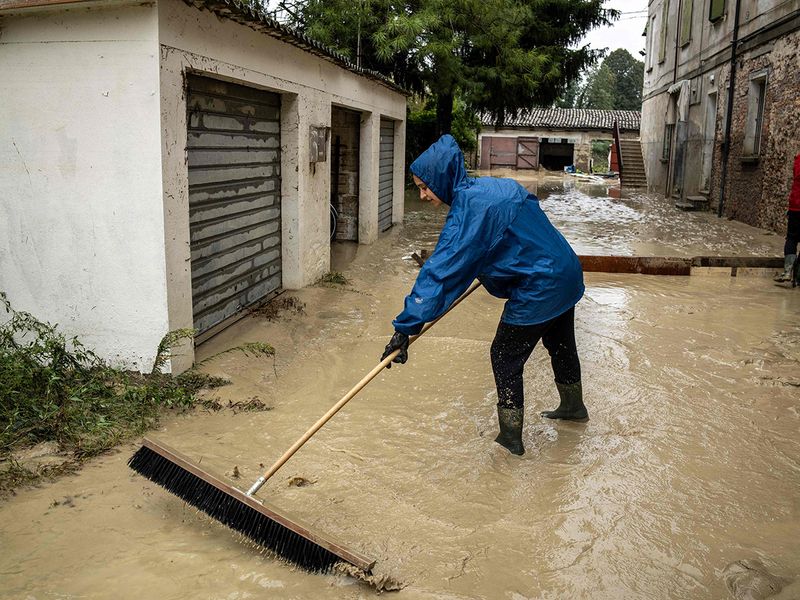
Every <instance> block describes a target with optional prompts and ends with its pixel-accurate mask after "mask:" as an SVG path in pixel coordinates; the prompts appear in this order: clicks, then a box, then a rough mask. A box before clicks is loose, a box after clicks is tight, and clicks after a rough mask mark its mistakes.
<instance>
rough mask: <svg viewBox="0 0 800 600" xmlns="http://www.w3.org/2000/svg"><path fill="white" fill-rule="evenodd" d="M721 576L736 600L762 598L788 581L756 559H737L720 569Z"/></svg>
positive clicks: (773, 593)
mask: <svg viewBox="0 0 800 600" xmlns="http://www.w3.org/2000/svg"><path fill="white" fill-rule="evenodd" d="M722 578H723V579H724V580H725V585H726V586H727V587H728V590H729V591H730V593H731V595H732V596H733V597H734V598H736V600H763V599H764V598H769V597H770V596H774V595H775V594H777V593H778V592H780V591H781V590H782V589H783V587H784V586H785V585H786V584H787V583H790V582H789V580H787V579H783V578H782V577H777V576H775V575H773V574H772V573H770V572H769V571H768V570H767V567H765V566H764V564H763V563H762V562H761V561H760V560H758V559H744V560H737V561H735V562H732V563H731V564H729V565H728V566H727V567H725V569H724V570H723V571H722Z"/></svg>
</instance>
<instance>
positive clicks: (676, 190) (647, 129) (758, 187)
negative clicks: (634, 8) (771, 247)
mask: <svg viewBox="0 0 800 600" xmlns="http://www.w3.org/2000/svg"><path fill="white" fill-rule="evenodd" d="M710 1H711V0H695V1H694V2H693V3H692V8H693V13H692V21H691V35H690V39H689V40H688V41H687V40H681V31H680V24H681V15H680V10H679V4H680V5H681V6H685V3H686V0H682V1H681V2H679V1H678V0H650V2H649V11H648V12H649V20H648V31H647V42H646V47H647V51H648V53H647V56H646V57H645V79H644V94H643V98H644V101H643V106H642V129H641V131H642V136H641V137H642V149H643V154H644V157H645V168H646V171H647V178H648V185H649V187H650V189H651V190H654V191H658V192H660V193H664V194H665V195H672V196H674V197H685V196H689V195H700V194H702V195H706V196H707V197H708V198H709V205H710V207H711V208H712V209H718V206H719V201H720V196H721V193H722V185H721V176H722V163H723V160H722V158H723V142H724V137H725V127H726V123H725V118H726V111H727V100H728V81H729V71H730V56H731V42H732V39H733V21H734V15H735V10H736V0H728V1H727V3H726V14H725V16H724V17H723V18H721V19H719V20H717V21H715V22H711V21H710V20H709V18H708V14H709V4H710ZM740 1H741V12H740V19H739V44H738V47H737V56H738V58H737V76H736V83H735V88H734V93H735V95H734V107H733V118H732V120H731V144H730V155H729V159H728V180H727V182H726V184H725V205H724V214H726V215H727V216H730V217H733V218H735V219H737V220H741V221H744V222H746V223H749V224H751V225H756V226H760V227H766V228H771V229H774V230H776V231H783V230H784V229H785V204H786V196H787V195H788V186H789V182H790V180H791V162H792V159H793V157H794V155H795V153H796V152H797V151H800V148H798V144H800V136H798V135H797V133H796V132H797V131H798V130H800V122H798V119H799V118H800V116H799V115H800V111H798V106H799V105H798V99H797V98H798V90H800V83H799V82H798V68H797V65H798V64H800V60H798V54H797V53H798V31H800V0H788V1H786V0H784V1H780V0H740ZM665 2H667V7H668V10H667V18H666V21H664V18H663V17H664V14H663V12H662V11H663V8H664V3H665ZM664 22H666V27H667V28H666V35H665V36H664V38H663V39H664V40H665V49H666V50H665V52H664V60H663V61H661V60H659V58H660V57H659V52H658V50H659V45H660V41H661V39H662V33H663V25H664ZM682 41H687V43H685V44H681V42H682ZM760 72H765V73H766V74H767V78H768V79H767V81H768V83H767V94H766V103H765V108H764V122H763V126H762V131H763V136H762V139H761V147H762V149H761V155H760V156H759V157H758V160H743V158H744V157H743V153H744V132H745V124H746V121H747V119H748V104H749V103H750V102H751V100H752V99H751V98H750V80H751V78H752V76H753V75H754V74H757V73H760ZM682 82H685V84H683V86H682V87H681V83H682ZM673 85H674V90H673V93H670V92H669V88H670V86H673ZM679 88H680V89H679ZM682 105H683V108H684V111H681V106H682ZM668 123H671V124H675V131H674V133H673V136H672V138H671V140H670V142H671V146H672V149H673V152H672V153H671V155H670V159H669V160H663V159H662V147H663V145H664V141H665V131H666V128H665V125H666V124H668Z"/></svg>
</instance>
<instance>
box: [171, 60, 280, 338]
mask: <svg viewBox="0 0 800 600" xmlns="http://www.w3.org/2000/svg"><path fill="white" fill-rule="evenodd" d="M188 84H189V89H188V97H187V107H188V119H187V120H188V144H187V146H188V154H189V223H190V239H191V257H192V304H193V311H194V327H195V329H197V330H198V331H199V332H201V333H202V332H208V331H209V330H210V329H211V328H212V327H214V326H215V325H219V324H220V323H222V322H224V321H225V320H226V319H228V318H229V317H232V316H233V315H235V314H236V313H238V312H239V311H240V310H241V309H242V308H244V307H245V306H248V305H250V304H253V303H254V302H257V301H259V300H261V299H263V298H264V297H266V296H268V295H269V294H270V293H271V292H274V291H276V290H278V289H279V288H280V287H281V204H280V193H281V183H280V158H281V157H280V96H279V95H278V94H271V93H269V92H264V91H261V90H256V89H252V88H248V87H245V86H241V85H236V84H233V83H227V82H223V81H217V80H214V79H208V78H204V77H199V76H193V75H190V76H189V78H188Z"/></svg>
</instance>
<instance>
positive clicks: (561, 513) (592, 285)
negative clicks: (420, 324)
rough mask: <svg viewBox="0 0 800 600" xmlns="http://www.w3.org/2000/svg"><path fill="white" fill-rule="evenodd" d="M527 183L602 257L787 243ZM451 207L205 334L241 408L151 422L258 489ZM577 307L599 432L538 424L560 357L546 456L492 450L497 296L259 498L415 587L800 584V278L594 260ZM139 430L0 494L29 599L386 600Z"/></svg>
mask: <svg viewBox="0 0 800 600" xmlns="http://www.w3.org/2000/svg"><path fill="white" fill-rule="evenodd" d="M523 184H524V185H526V186H528V187H529V188H530V189H532V190H533V191H536V192H537V193H538V194H539V195H540V196H541V198H542V207H543V208H544V210H545V211H546V212H547V213H548V214H549V215H550V217H551V219H552V220H553V221H554V222H555V223H556V224H557V225H558V226H559V227H560V228H561V229H562V231H563V232H564V234H565V236H566V237H567V239H568V240H569V241H570V242H571V243H572V244H573V245H574V247H575V248H576V250H577V251H578V252H579V253H587V254H588V253H595V254H626V255H668V256H693V255H704V254H705V255H765V256H779V255H780V254H781V250H780V249H781V246H782V239H781V237H780V236H778V235H774V234H768V233H767V232H764V231H761V230H757V229H753V228H749V227H747V226H744V225H742V224H740V223H733V222H730V221H727V220H724V219H723V220H720V219H717V218H716V217H715V216H713V215H711V214H686V213H681V212H679V211H676V210H675V209H674V208H672V206H671V205H670V204H669V203H668V202H666V201H664V200H661V199H659V198H658V197H657V196H655V195H645V194H636V193H631V194H628V193H623V194H620V193H619V188H618V187H617V188H615V187H614V186H605V185H599V184H586V183H581V182H578V181H575V180H574V179H567V180H564V179H563V178H561V177H557V178H538V179H536V178H532V179H531V180H523ZM443 219H444V213H443V212H437V211H436V210H434V209H432V208H431V207H428V206H422V205H420V204H419V203H418V202H415V201H413V200H411V199H410V200H409V202H408V214H407V218H406V224H405V226H403V227H395V228H394V229H393V230H391V231H390V232H389V233H388V234H387V235H385V236H383V237H382V238H381V239H380V240H379V241H378V242H377V243H376V244H374V245H372V246H369V247H360V248H357V247H355V246H339V247H337V248H335V250H334V266H335V267H336V268H338V269H339V270H340V271H342V273H344V275H345V276H346V277H347V279H348V280H349V283H348V284H347V285H345V286H330V287H326V286H314V287H310V288H307V289H303V290H300V291H297V292H286V293H285V294H284V296H291V297H295V298H297V299H298V301H299V302H301V303H303V304H304V311H303V312H296V311H285V312H284V313H283V314H282V315H281V317H280V318H279V319H278V320H273V321H268V320H266V319H265V318H263V317H248V318H246V319H244V320H242V321H240V322H239V323H238V324H237V325H235V326H234V327H231V328H229V329H228V330H226V331H225V332H223V333H222V334H220V335H218V336H217V337H216V338H214V339H213V340H212V341H210V342H208V343H207V344H205V345H204V346H202V347H201V348H200V349H199V358H203V357H204V356H210V355H212V354H214V353H215V352H219V351H221V350H224V349H226V348H228V347H231V346H234V345H237V344H241V343H243V342H251V341H263V342H268V343H270V344H272V345H273V346H275V348H276V350H277V355H276V357H275V359H274V360H273V359H257V358H248V357H246V356H243V355H241V354H227V355H224V356H221V357H219V358H216V359H214V360H212V361H210V363H209V364H208V366H207V367H206V370H207V371H209V372H211V373H213V374H215V375H223V376H226V377H228V378H230V379H231V380H232V382H233V383H232V384H231V385H229V386H227V387H223V388H221V389H219V390H216V391H214V392H213V394H209V396H212V395H213V396H215V397H217V398H218V399H219V401H220V402H221V403H222V404H227V403H228V402H229V401H232V402H241V401H243V400H249V399H252V398H258V399H259V400H260V401H261V402H262V403H264V404H265V405H266V406H267V407H269V408H270V410H265V411H257V412H236V413H234V412H233V411H231V410H229V409H225V410H221V411H218V412H212V411H198V412H195V413H192V414H191V415H188V416H176V417H172V418H170V419H168V420H167V421H166V422H165V423H164V424H163V427H162V428H161V429H160V430H159V431H157V432H154V433H153V435H154V436H155V437H158V438H159V439H161V440H163V441H164V442H166V443H168V444H170V445H171V446H173V447H176V448H179V449H180V450H182V451H183V452H184V453H186V454H188V455H190V456H192V457H194V458H195V459H196V460H200V461H201V464H202V465H204V466H207V467H208V468H209V469H212V470H214V471H217V472H220V473H225V474H227V475H228V476H229V477H233V476H234V475H235V474H238V475H239V478H238V479H233V481H234V482H236V484H237V485H238V486H240V487H242V488H244V489H246V488H247V487H249V485H250V483H251V482H252V481H253V480H255V479H256V478H257V477H258V475H259V474H260V468H261V467H260V465H261V464H263V465H266V466H269V464H271V463H272V462H273V461H274V460H275V459H276V458H277V457H278V456H280V454H282V453H283V451H284V450H285V449H286V448H288V447H289V446H290V445H291V444H292V443H293V442H294V440H295V439H296V438H297V437H299V436H300V435H301V434H302V433H303V432H304V431H305V430H306V428H307V427H308V426H309V425H310V424H312V423H313V422H314V421H315V420H316V419H317V418H318V417H319V416H320V415H321V414H322V413H324V412H325V411H326V410H327V409H328V408H329V407H330V406H331V405H332V404H333V403H334V402H336V400H338V399H339V398H340V397H341V396H342V395H343V394H344V393H345V392H346V391H347V390H348V389H350V387H351V386H352V385H354V384H355V383H356V382H357V381H358V380H360V379H361V377H362V376H363V375H364V374H366V373H367V372H368V371H369V370H370V369H371V368H372V367H373V366H374V365H375V364H376V363H377V360H378V358H379V356H380V353H381V350H382V348H383V346H384V345H385V344H386V342H387V341H388V338H389V337H390V335H391V332H392V330H391V320H392V318H393V317H394V316H395V315H396V314H397V312H398V311H399V309H400V308H401V305H402V300H403V297H404V295H405V294H407V293H408V291H409V289H410V286H411V284H412V283H413V281H414V277H415V275H416V273H417V271H418V267H417V266H416V264H415V263H414V262H413V261H412V260H411V259H410V258H409V256H410V254H411V253H412V252H413V251H418V250H420V249H423V248H427V249H430V248H432V247H433V244H434V243H435V241H436V236H437V233H438V228H439V226H440V225H441V223H442V221H443ZM586 284H587V291H586V295H585V297H584V298H583V300H581V302H580V303H579V304H578V306H577V309H576V319H577V322H576V331H577V338H578V348H579V352H580V355H581V360H582V367H583V385H584V393H585V401H586V404H587V406H588V408H589V412H590V416H591V420H590V421H589V422H588V423H562V422H551V421H547V420H544V419H541V418H540V417H539V416H538V412H539V411H540V410H544V409H548V408H553V407H554V406H555V405H556V403H557V394H556V390H555V386H554V385H553V381H552V373H551V371H550V367H549V362H548V359H547V357H546V352H545V351H544V350H543V349H541V348H538V349H537V351H536V352H535V353H534V356H533V358H532V359H531V360H530V362H529V363H528V367H527V369H526V372H525V386H526V390H525V393H526V423H525V429H524V436H523V437H524V442H525V445H526V447H527V453H526V454H525V456H523V457H516V456H512V455H509V454H508V453H507V452H505V451H504V450H503V449H502V448H501V447H500V446H498V445H497V444H495V443H494V442H493V439H494V436H495V435H496V415H495V403H496V393H495V390H494V384H493V379H492V373H491V368H490V364H489V346H490V344H491V341H492V337H493V335H494V332H495V328H496V325H497V321H498V319H499V316H500V313H501V311H502V303H501V302H500V301H498V300H496V299H494V298H492V297H490V296H489V295H488V294H486V293H485V292H484V291H482V290H478V291H477V292H476V293H475V294H473V296H472V297H471V298H469V299H468V300H467V301H465V302H464V303H463V304H462V305H460V306H459V307H457V308H456V309H455V311H454V312H453V313H452V314H451V315H448V316H447V317H446V318H445V319H444V320H442V321H441V322H440V323H439V324H438V325H436V326H435V327H434V328H433V329H432V330H431V331H430V333H428V334H427V335H426V336H424V337H423V338H421V339H420V340H419V341H418V342H417V343H415V344H414V345H413V346H412V347H411V350H410V360H409V362H408V364H406V365H404V366H397V367H395V368H392V369H391V370H390V371H384V373H382V374H381V375H380V376H379V377H378V378H377V379H376V380H375V381H373V382H372V383H371V384H370V385H368V386H367V387H366V388H365V389H364V390H363V391H362V392H361V393H360V394H359V395H358V396H356V398H355V399H354V400H352V401H351V402H350V404H348V405H347V406H346V407H345V409H344V410H343V411H342V412H341V413H339V414H338V415H337V416H336V417H334V419H333V420H332V421H331V422H330V423H328V425H326V426H325V427H324V428H323V429H322V430H321V431H320V432H319V433H318V434H317V435H316V436H315V437H314V438H313V439H312V440H311V441H310V442H309V443H308V444H307V445H306V446H305V447H304V448H302V449H301V450H300V451H299V452H298V454H297V455H295V457H294V458H293V459H292V460H291V461H289V463H287V464H286V465H285V466H284V467H283V469H282V470H281V471H279V472H278V474H277V475H276V476H275V478H274V479H273V480H271V481H270V482H268V483H267V485H266V486H265V487H264V488H263V489H262V490H261V491H260V492H259V496H260V497H262V498H264V499H267V500H268V501H269V502H270V503H271V504H273V505H274V506H277V507H279V508H280V509H281V510H283V511H285V512H287V513H290V514H292V515H295V516H296V517H298V518H300V519H302V520H304V521H306V522H308V523H310V524H312V525H313V526H314V527H316V528H318V529H320V530H322V531H324V532H326V533H327V534H328V535H329V536H330V537H332V538H334V539H336V540H339V541H341V542H343V543H346V544H348V545H349V546H352V547H353V548H355V549H357V550H359V551H360V552H362V553H364V554H366V555H369V556H371V557H374V558H375V559H376V560H377V564H376V567H375V569H374V571H375V573H376V575H377V576H378V577H391V578H392V579H394V580H396V581H397V582H399V583H400V584H401V585H402V586H403V589H402V590H400V591H398V592H393V594H395V596H394V597H396V598H398V599H406V598H409V599H411V598H420V599H428V598H430V599H433V598H443V599H461V598H464V599H466V598H486V599H495V598H503V599H510V600H523V599H534V598H536V599H556V598H592V599H606V598H607V599H621V598H658V599H662V598H664V599H666V598H686V599H697V598H721V599H722V598H730V597H732V596H731V592H730V591H729V589H728V587H726V583H725V580H724V573H725V569H726V567H727V566H728V565H729V564H731V563H733V562H735V561H739V560H758V561H760V562H761V563H763V565H765V567H766V568H767V569H768V570H769V571H770V572H771V573H772V574H774V575H775V576H777V577H780V578H782V580H783V581H784V584H785V585H784V587H783V590H782V591H781V592H780V595H779V596H778V597H779V598H784V599H786V598H800V289H797V290H787V289H783V288H780V287H777V286H775V285H773V283H772V281H771V279H770V278H768V277H756V276H750V277H730V276H729V274H725V273H722V274H720V273H712V272H707V273H698V274H696V275H693V276H691V277H663V276H662V277H659V276H645V275H608V274H601V273H589V274H587V275H586ZM136 448H137V444H135V443H132V444H130V445H126V446H124V447H121V448H120V449H119V451H118V452H115V453H113V454H111V455H108V456H104V457H101V458H99V459H97V460H94V461H92V462H90V463H89V464H88V465H87V466H86V467H85V468H84V469H83V470H82V471H81V472H80V473H78V474H76V475H73V476H67V477H63V478H62V479H60V480H58V481H57V482H55V483H50V484H45V485H42V486H41V487H37V488H34V489H27V490H20V491H19V493H18V494H17V495H16V496H14V497H12V498H10V499H8V500H7V501H5V502H3V503H2V504H0V549H1V551H0V596H2V597H3V598H14V599H17V598H18V599H23V600H34V599H36V600H45V599H55V598H58V599H68V598H69V599H72V598H75V599H78V598H81V599H83V598H93V599H94V598H113V599H142V598H158V599H163V600H166V599H187V598H209V599H220V600H222V599H227V600H234V599H246V598H247V599H249V598H252V599H258V598H322V599H326V598H331V599H333V598H347V599H352V598H370V597H374V596H375V595H376V594H377V592H376V591H375V590H374V589H373V588H372V587H370V586H368V585H367V584H364V583H361V582H358V581H356V580H354V579H351V578H349V577H345V576H340V575H310V574H307V573H304V572H302V571H298V570H295V569H292V568H290V567H288V566H286V565H285V564H283V563H281V562H279V561H276V560H274V559H272V558H270V557H268V556H264V555H261V554H259V553H257V552H256V551H254V550H253V549H252V548H251V547H250V546H248V545H246V544H243V543H241V542H239V541H238V540H237V538H236V536H235V535H234V534H232V533H231V532H230V531H229V530H227V529H225V528H223V527H222V526H220V525H219V524H218V523H217V522H215V521H212V520H211V519H209V518H207V517H205V516H204V515H202V514H198V513H196V512H195V511H194V510H193V509H192V508H191V507H188V506H187V505H185V504H184V503H183V502H181V501H180V500H178V499H177V498H176V497H174V496H172V495H170V494H168V493H167V492H164V491H163V490H162V489H161V488H159V487H158V486H156V485H154V484H152V483H150V482H148V481H146V480H144V479H142V478H141V477H139V476H137V475H135V474H133V473H132V472H131V471H129V469H128V468H127V466H126V461H127V459H128V457H129V456H130V455H131V453H132V452H133V451H134V450H135V449H136Z"/></svg>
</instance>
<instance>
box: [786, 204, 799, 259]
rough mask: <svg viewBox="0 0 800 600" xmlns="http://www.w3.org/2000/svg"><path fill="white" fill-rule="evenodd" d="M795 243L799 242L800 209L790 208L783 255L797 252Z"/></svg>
mask: <svg viewBox="0 0 800 600" xmlns="http://www.w3.org/2000/svg"><path fill="white" fill-rule="evenodd" d="M797 244H800V210H790V211H789V222H788V224H787V225H786V243H785V244H784V245H783V255H784V256H787V255H789V254H797Z"/></svg>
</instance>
